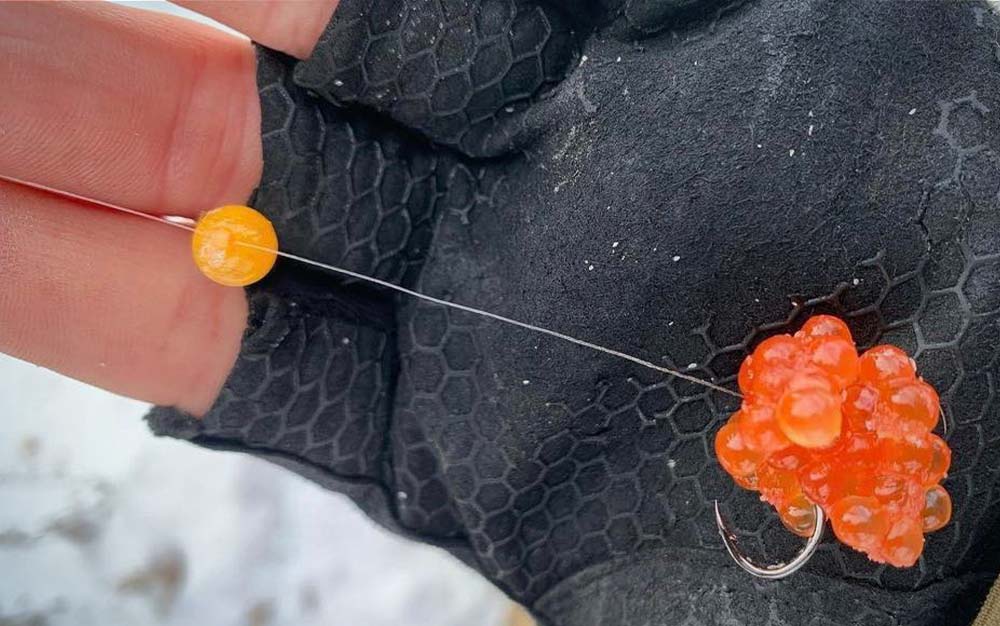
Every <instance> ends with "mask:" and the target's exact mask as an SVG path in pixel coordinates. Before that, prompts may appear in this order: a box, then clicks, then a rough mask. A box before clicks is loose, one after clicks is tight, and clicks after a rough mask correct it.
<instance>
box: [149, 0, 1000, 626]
mask: <svg viewBox="0 0 1000 626" xmlns="http://www.w3.org/2000/svg"><path fill="white" fill-rule="evenodd" d="M600 4H601V3H597V2H595V3H593V4H587V5H578V4H574V5H573V10H572V11H571V12H566V11H564V10H562V9H560V8H559V6H560V3H558V2H555V1H552V2H528V1H521V2H515V1H513V0H507V1H503V2H497V3H491V2H487V1H486V0H482V1H480V2H471V3H465V2H455V3H448V4H447V12H442V13H441V14H440V15H439V14H437V12H438V11H441V9H440V8H439V7H438V5H436V4H434V5H425V3H422V2H417V1H413V2H406V1H398V2H390V3H386V2H381V3H373V2H364V1H361V0H359V1H353V0H345V3H344V5H343V6H342V7H340V9H339V10H338V12H337V14H336V16H335V18H334V22H333V25H332V26H331V28H330V29H329V30H328V31H327V33H326V34H324V36H323V37H322V38H321V42H320V44H319V46H318V47H317V49H316V51H315V53H314V54H313V55H312V57H311V58H310V59H309V60H308V61H305V62H303V63H298V64H296V63H295V62H294V61H292V60H291V59H288V58H286V57H282V56H280V55H275V54H273V53H270V52H267V51H262V52H261V57H260V59H259V61H260V68H259V70H258V71H259V79H258V80H259V84H260V87H261V101H262V103H263V108H262V120H263V123H262V125H263V134H264V139H263V142H262V145H263V154H264V157H263V174H262V177H261V179H260V184H259V189H258V191H257V193H256V196H255V200H254V206H256V207H257V208H259V209H261V210H262V211H264V212H265V213H267V214H268V215H269V216H270V217H271V218H272V219H273V220H274V223H275V226H276V228H277V229H278V232H279V236H280V238H281V240H282V243H283V247H284V248H285V249H286V250H289V251H292V252H295V253H297V254H302V255H304V256H307V257H310V258H314V259H317V260H321V261H324V262H329V263H335V264H340V265H344V266H346V267H349V268H350V269H353V270H356V271H361V272H365V273H370V274H373V275H376V276H380V277H382V278H389V279H392V280H395V281H398V282H401V283H402V284H404V285H406V286H409V287H414V288H417V289H419V290H421V291H424V292H427V293H430V294H432V295H435V296H443V297H449V298H451V299H453V300H454V301H457V302H463V303H467V304H474V305H477V306H480V307H482V308H486V309H488V310H491V311H495V312H498V313H503V314H505V315H510V316H512V317H516V318H518V319H522V320H525V321H531V322H537V323H541V324H543V325H546V326H549V327H556V328H557V329H559V330H562V331H564V332H568V333H569V334H572V335H575V336H582V337H585V338H587V339H591V340H594V341H596V342H597V343H601V344H604V345H609V346H612V347H616V348H619V349H622V350H624V351H626V352H629V353H633V354H638V355H642V356H646V357H648V358H650V359H651V360H656V359H658V358H661V357H665V358H666V359H667V360H668V361H669V362H672V363H674V364H675V365H679V366H681V367H684V366H686V365H687V364H688V363H694V364H695V368H693V369H692V371H694V372H698V373H701V374H702V375H704V376H714V377H716V378H717V379H722V380H725V379H731V378H732V376H733V375H734V374H735V369H736V366H737V364H738V362H739V359H740V357H741V356H742V355H743V354H744V353H745V350H746V348H747V347H749V346H752V345H753V344H754V343H755V342H756V341H757V340H759V339H760V338H762V337H763V336H765V335H766V334H767V333H769V332H775V331H782V330H787V329H790V328H793V327H794V326H795V325H796V324H797V322H798V320H801V319H803V318H804V316H805V315H807V314H809V313H811V312H814V311H832V312H836V313H838V314H841V315H843V316H845V318H846V319H847V321H848V323H849V324H850V325H851V327H852V330H853V331H854V332H855V334H856V336H858V338H859V343H863V344H870V343H873V342H874V341H876V340H878V341H882V342H891V343H895V344H897V345H901V346H902V347H905V348H906V349H907V350H908V351H909V352H911V353H915V354H916V356H917V361H918V364H919V367H920V371H921V373H922V374H923V375H924V376H925V377H927V378H928V379H929V380H930V381H932V382H933V383H934V384H935V386H936V387H937V388H938V389H939V390H940V391H941V392H942V397H943V399H944V404H945V409H946V412H947V413H948V414H949V416H950V417H951V418H952V419H953V420H954V422H955V428H954V431H953V432H952V433H951V436H950V443H951V445H952V447H953V449H954V451H955V455H954V465H953V469H952V476H951V478H950V479H949V480H948V481H947V482H946V486H947V487H948V489H949V491H951V492H952V495H953V497H954V499H955V505H956V506H955V513H954V517H953V520H954V521H953V523H952V524H951V525H950V526H949V527H948V528H947V529H945V530H944V531H941V533H938V534H936V535H933V536H931V538H930V540H929V542H928V545H927V548H926V550H925V554H924V557H923V560H922V562H921V565H920V567H919V568H915V569H912V570H892V569H887V568H885V567H880V566H876V565H874V564H872V563H869V562H867V561H866V560H865V559H864V558H863V557H862V556H860V555H858V554H856V553H853V552H851V551H850V550H847V549H845V548H843V547H840V546H837V545H833V544H830V545H827V546H825V547H824V548H822V549H821V552H820V553H819V554H818V555H817V557H816V558H815V559H814V560H813V562H811V563H810V565H809V566H808V567H807V568H806V569H805V570H804V571H803V572H800V573H799V574H797V575H796V576H795V578H793V579H791V580H789V581H788V582H786V583H781V584H780V585H769V586H767V587H757V586H755V585H753V583H752V581H750V580H749V579H747V578H746V577H745V575H744V574H743V573H742V572H739V571H738V570H735V569H734V568H733V567H731V566H728V565H727V563H728V561H727V560H726V558H725V556H724V553H723V552H722V551H721V544H720V542H719V541H718V538H717V535H716V531H715V527H714V521H713V519H712V517H711V506H710V503H711V501H712V500H713V499H715V498H718V499H720V500H723V501H725V502H726V504H727V505H728V508H729V510H730V512H731V513H732V514H733V519H734V520H735V522H736V523H737V525H738V526H739V527H740V528H742V529H743V530H745V531H746V533H745V535H744V536H743V537H742V541H743V542H745V544H746V545H747V546H749V547H750V548H751V549H752V548H756V549H757V551H758V552H761V553H763V554H766V555H767V556H768V557H771V558H772V559H773V560H777V559H778V558H779V557H780V556H781V553H782V550H785V551H786V552H785V553H787V552H788V551H790V550H792V549H794V547H793V545H792V544H793V543H794V540H791V541H789V540H788V539H787V536H786V535H785V534H784V533H783V532H781V531H780V530H779V528H780V527H779V525H778V524H777V523H776V521H775V520H773V519H772V517H771V514H770V512H769V511H768V510H767V509H766V508H765V507H764V506H763V505H761V504H759V503H755V502H754V501H753V498H752V497H749V496H748V495H747V494H746V493H743V492H740V491H738V490H736V489H735V488H734V487H733V485H732V484H731V482H730V481H728V480H727V479H726V477H725V476H724V475H723V474H722V473H721V472H720V470H719V468H718V467H717V465H716V464H715V462H714V460H712V459H711V457H710V454H709V452H708V451H709V450H710V449H711V446H710V441H711V435H712V433H713V432H714V430H715V428H716V427H717V426H718V425H719V424H720V423H721V421H722V420H723V419H724V418H725V417H726V416H727V414H728V412H729V411H730V410H731V409H732V408H733V407H732V404H731V402H730V401H729V400H728V399H727V398H725V397H723V396H721V395H717V394H714V393H710V392H706V391H705V390H704V389H701V388H698V387H694V386H692V385H689V384H686V383H679V382H677V381H671V380H666V381H665V380H663V379H662V378H660V377H658V376H651V375H650V374H649V373H647V372H643V371H640V370H636V369H635V368H633V367H631V366H628V365H626V364H623V363H620V362H616V361H614V360H611V359H608V358H606V357H604V356H601V355H597V354H591V353H587V352H583V351H581V350H580V349H578V348H575V347H572V346H566V345H562V344H559V343H556V342H552V341H550V340H548V339H546V338H541V337H537V336H533V335H529V334H526V333H524V332H522V331H520V330H516V329H511V328H507V327H502V326H497V325H495V324H493V323H492V322H488V321H485V320H479V319H476V318H473V317H470V316H467V315H456V314H455V313H453V312H449V311H446V310H442V309H439V308H435V307H433V306H430V305H426V304H422V303H418V302H413V301H408V300H399V299H396V298H395V297H394V296H392V295H391V294H385V293H380V292H376V291H373V290H370V289H368V288H367V287H365V286H363V285H356V284H350V285H345V284H343V283H341V282H340V281H339V280H337V279H336V278H333V277H330V276H327V275H321V274H316V273H314V272H311V271H305V270H303V269H302V268H300V267H295V266H289V265H284V266H279V268H278V269H277V270H276V272H275V273H274V275H273V276H272V277H271V278H269V279H268V281H265V283H263V284H261V285H260V286H259V287H256V288H253V289H251V290H250V293H251V296H250V303H251V304H250V320H251V332H249V333H248V335H247V336H246V338H245V340H244V343H243V346H242V349H241V352H240V356H239V358H238V360H237V362H236V366H235V368H234V369H233V372H232V374H231V375H230V377H229V379H228V382H226V384H225V385H224V388H223V391H222V395H221V396H220V398H219V400H218V401H217V402H216V403H215V405H214V406H213V407H212V408H211V409H210V410H208V412H207V414H206V415H205V417H204V419H203V420H200V421H199V420H195V419H192V418H190V417H188V416H185V415H183V414H182V413H179V412H176V411H171V410H167V409H158V410H156V411H154V413H153V415H152V417H151V420H152V422H153V424H154V427H155V428H157V429H158V430H160V431H161V432H170V433H173V434H178V435H180V436H184V437H187V438H189V439H191V440H193V441H195V442H198V443H202V444H204V445H209V446H214V447H220V448H231V449H239V450H244V451H251V452H253V453H255V454H258V455H261V456H265V457H267V458H270V459H272V460H274V461H276V462H278V463H281V464H283V465H286V466H289V467H291V468H293V469H295V470H296V471H299V472H300V473H302V474H304V475H306V476H308V477H310V478H313V479H314V480H317V481H319V482H321V483H323V484H325V485H327V486H329V487H332V488H335V489H338V490H341V491H345V492H347V493H348V494H350V495H351V496H352V497H354V498H355V499H356V500H357V501H358V502H359V504H360V505H361V506H362V507H364V508H365V509H366V510H367V511H368V512H369V513H370V514H372V515H373V516H374V517H375V518H376V519H378V520H379V521H381V522H382V523H384V524H386V525H388V526H390V527H392V528H394V529H396V530H398V531H400V532H404V533H407V534H409V535H411V536H416V537H418V538H420V539H423V540H425V541H431V542H433V543H437V544H439V545H442V546H445V547H446V548H448V549H450V550H451V551H452V552H453V553H455V554H457V555H458V556H460V557H461V558H464V559H465V560H467V561H468V562H471V563H473V564H475V565H476V566H477V567H479V569H480V570H482V571H483V572H484V573H485V574H486V575H487V576H489V577H490V578H491V579H492V580H493V581H494V582H496V583H497V584H499V585H500V586H501V587H503V588H504V589H505V590H507V591H508V592H509V593H510V594H511V595H513V596H514V597H515V598H517V599H518V600H520V601H522V602H524V603H526V604H528V605H530V606H532V607H533V608H534V610H535V611H536V612H538V613H539V614H540V615H541V616H542V617H543V618H546V619H547V620H549V621H551V622H552V623H557V624H590V623H595V624H596V623H647V622H650V621H653V622H658V623H659V622H666V623H672V622H678V623H680V622H683V621H684V620H685V619H687V620H688V621H690V622H691V623H718V622H722V621H725V619H730V618H731V619H732V620H737V621H742V622H746V623H753V624H772V623H773V624H778V623H807V622H809V621H810V620H813V619H814V618H815V619H826V620H832V621H833V622H834V623H850V622H855V623H856V622H858V621H859V620H860V621H865V622H866V623H868V622H871V623H900V622H906V623H910V622H915V623H927V624H938V623H950V622H954V623H962V621H961V620H963V619H966V618H967V617H968V614H969V612H970V611H974V610H975V604H976V600H977V598H980V597H981V595H982V591H983V589H984V588H985V585H986V584H987V581H988V580H990V579H991V578H993V577H995V575H996V571H997V563H996V561H995V560H991V559H990V558H988V556H986V555H989V554H991V553H995V547H996V546H995V545H994V544H995V537H996V536H997V534H996V532H995V530H996V526H997V513H996V511H995V510H994V511H990V509H989V505H990V504H991V503H993V502H995V501H996V499H997V492H996V490H995V487H994V485H995V483H996V480H995V477H996V472H997V471H998V467H997V466H998V464H997V462H996V458H995V457H996V455H995V452H994V451H995V449H996V446H995V445H993V446H991V445H990V444H991V443H993V442H995V441H996V439H997V438H998V436H1000V426H998V423H1000V420H998V418H997V416H996V412H997V409H998V403H997V400H996V398H995V395H994V394H992V393H991V389H992V388H993V385H994V383H993V381H994V380H995V377H996V374H997V369H996V368H997V358H998V357H997V353H996V348H995V346H996V343H997V332H998V327H997V321H998V315H1000V314H998V308H1000V305H998V302H1000V287H998V283H1000V281H998V271H1000V270H998V269H997V264H996V258H995V255H996V254H997V253H1000V247H998V246H1000V243H998V240H997V237H996V231H995V226H996V224H997V221H996V220H997V219H998V215H1000V209H998V208H997V206H996V201H997V200H996V193H997V187H998V185H1000V174H998V173H997V172H998V171H997V168H996V165H997V164H996V160H995V157H994V156H992V155H995V154H996V152H995V151H996V150H1000V146H998V145H997V142H998V140H1000V128H998V124H997V121H996V118H995V116H992V117H991V116H989V115H987V114H988V113H989V111H995V110H996V107H997V106H1000V102H998V101H997V100H996V98H997V96H996V94H998V93H1000V89H998V85H997V83H998V82H1000V79H998V73H997V71H996V69H995V68H996V66H995V65H994V63H995V61H994V60H993V59H994V57H993V54H994V50H993V48H992V43H991V41H992V40H991V37H995V36H996V35H995V33H996V32H997V27H996V24H995V21H992V20H994V18H993V17H991V16H989V15H988V14H985V13H983V14H976V13H975V12H974V11H971V10H970V7H969V6H967V5H956V4H951V3H938V2H924V3H904V2H885V3H863V2H846V3H838V4H837V5H836V6H830V5H825V4H822V3H798V4H796V5H794V6H786V5H782V4H780V3H778V2H764V1H762V2H758V3H750V4H747V5H745V6H742V7H728V8H724V7H721V3H720V4H716V3H693V2H692V3H671V2H654V1H646V2H640V1H633V2H629V3H610V4H613V5H614V6H613V7H611V8H601V6H600ZM678 4H686V5H688V8H687V9H685V10H680V11H678V10H675V9H676V6H677V5H678ZM619 5H620V6H619ZM563 6H564V7H565V4H563ZM671 7H674V8H671ZM505 8H506V9H507V11H504V10H503V9H505ZM376 9H380V10H381V11H382V12H380V11H378V10H376ZM494 9H501V10H499V11H496V12H494V11H493V10H494ZM703 11H704V12H705V14H703V13H702V12H703ZM977 15H978V18H977V17H976V16H977ZM977 20H978V21H977ZM440 24H444V26H439V25H440ZM977 24H981V26H980V25H977ZM491 25H493V26H494V27H491ZM663 29H669V32H668V31H665V30H663ZM401 49H404V50H405V54H403V57H404V58H402V59H400V58H399V57H398V56H397V53H396V51H398V50H401ZM584 57H586V59H585V58H584ZM497 59H503V63H499V64H497V65H495V66H494V65H493V63H494V62H495V61H496V60H497ZM619 59H620V60H619ZM459 70H460V71H459ZM293 72H294V74H293ZM973 93H975V94H976V96H975V97H973V98H967V97H966V96H970V95H971V94H973ZM963 98H964V99H963ZM911 111H912V113H911ZM942 120H943V123H939V122H942ZM251 185H252V183H251ZM234 200H238V198H234ZM216 204H217V203H216ZM200 208H204V207H200ZM616 243H617V245H615V244H616ZM675 259H676V260H675ZM591 267H593V269H591ZM203 345H204V344H203ZM235 351H236V349H235V348H233V351H232V354H235ZM209 402H210V400H209ZM168 403H169V402H168ZM174 403H176V402H174ZM182 408H188V409H189V410H190V408H189V407H182ZM991 541H992V542H994V544H991V543H990V542H991ZM973 546H975V548H973ZM991 551H992V552H991ZM913 588H919V589H920V591H911V590H912V589H913ZM820 616H822V617H820ZM921 620H922V621H921Z"/></svg>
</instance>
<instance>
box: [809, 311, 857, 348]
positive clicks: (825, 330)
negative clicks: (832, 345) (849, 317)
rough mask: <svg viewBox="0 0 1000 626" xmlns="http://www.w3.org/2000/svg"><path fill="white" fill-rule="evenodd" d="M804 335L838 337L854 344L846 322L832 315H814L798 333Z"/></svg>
mask: <svg viewBox="0 0 1000 626" xmlns="http://www.w3.org/2000/svg"><path fill="white" fill-rule="evenodd" d="M797 334H801V335H803V336H806V337H839V338H840V339H844V340H846V341H848V342H850V343H851V345H854V338H853V337H852V336H851V331H850V329H848V328H847V324H845V323H844V322H843V321H841V320H840V319H839V318H836V317H834V316H832V315H815V316H813V317H811V318H809V320H808V321H807V322H806V323H805V324H803V325H802V330H800V331H799V333H797Z"/></svg>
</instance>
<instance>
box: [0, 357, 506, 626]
mask: <svg viewBox="0 0 1000 626" xmlns="http://www.w3.org/2000/svg"><path fill="white" fill-rule="evenodd" d="M145 410H146V406H145V405H143V404H142V403H139V402H134V401H131V400H126V399H123V398H119V397H116V396H113V395H111V394H108V393H105V392H102V391H99V390H97V389H94V388H91V387H88V386H86V385H83V384H81V383H77V382H75V381H72V380H69V379H66V378H62V377H60V376H58V375H56V374H53V373H51V372H48V371H46V370H42V369H40V368H36V367H33V366H31V365H28V364H25V363H22V362H19V361H16V360H14V359H11V358H8V357H3V356H0V624H3V625H5V626H12V625H16V626H28V625H31V626H34V625H35V624H39V625H41V624H45V625H46V626H62V625H70V624H72V625H73V626H91V625H94V626H98V625H100V626H109V625H118V624H123V625H124V624H128V625H130V626H145V625H158V626H159V625H177V626H181V625H184V626H189V625H191V624H211V625H212V626H230V625H233V626H235V625H240V626H265V625H267V626H277V625H283V624H290V625H291V624H295V625H296V626H299V625H301V626H310V625H314V624H315V625H320V624H322V625H325V626H340V625H344V626H348V625H349V626H418V625H420V626H423V625H426V626H493V625H495V624H499V623H500V622H501V621H502V615H503V614H504V613H505V611H506V602H505V600H504V599H503V598H502V597H501V595H500V594H499V593H498V592H497V591H496V590H494V589H493V588H492V587H490V586H489V585H488V584H487V583H485V582H483V580H482V579H481V578H480V577H479V576H478V575H476V574H474V573H473V572H471V571H469V570H468V569H466V568H465V567H464V566H462V565H461V564H459V563H458V562H457V561H455V560H454V559H452V558H451V557H449V556H448V555H446V554H444V553H442V552H439V551H438V550H436V549H433V548H430V547H427V546H421V545H417V544H413V543H410V542H407V541H404V540H401V539H399V538H397V537H395V536H393V535H390V534H388V533H386V532H384V531H383V530H381V529H380V528H378V527H376V526H374V525H373V524H372V523H371V522H370V521H369V520H368V519H367V518H365V517H364V516H363V515H361V514H360V513H359V512H358V511H357V510H356V509H355V508H354V506H353V505H352V504H351V503H350V502H349V501H348V500H346V499H344V498H342V497H340V496H337V495H332V494H329V493H327V492H325V491H322V490H320V489H319V488H317V487H315V486H313V485H312V484H310V483H308V482H306V481H304V480H302V479H299V478H298V477H296V476H294V475H292V474H290V473H288V472H285V471H282V470H279V469H277V468H275V467H273V466H270V465H269V464H266V463H264V462H260V461H257V460H255V459H251V458H249V457H243V456H240V455H234V454H221V453H213V452H207V451H204V450H200V449H197V448H195V447H194V446H190V445H187V444H184V443H181V442H177V441H171V440H164V439H154V438H153V437H152V436H151V435H149V434H148V432H147V431H146V429H145V426H144V425H143V423H142V422H141V416H142V414H143V412H144V411H145ZM42 616H44V621H43V619H42ZM31 618H35V620H36V621H31Z"/></svg>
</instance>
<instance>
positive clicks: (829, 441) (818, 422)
mask: <svg viewBox="0 0 1000 626" xmlns="http://www.w3.org/2000/svg"><path fill="white" fill-rule="evenodd" d="M776 415H777V419H778V426H779V427H780V428H781V432H783V433H784V434H785V436H786V437H788V438H789V439H790V440H791V441H792V443H795V444H798V445H800V446H802V447H803V448H811V449H813V448H826V447H829V446H831V445H833V443H834V442H836V441H837V438H838V437H839V436H840V430H841V425H842V421H843V415H842V414H841V411H840V399H839V398H838V397H837V396H836V395H835V394H833V393H830V392H828V391H826V390H823V389H804V390H801V391H791V392H788V393H786V394H784V395H783V396H782V397H781V400H780V401H779V402H778V410H777V413H776Z"/></svg>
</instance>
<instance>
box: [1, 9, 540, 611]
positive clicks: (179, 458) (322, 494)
mask: <svg viewBox="0 0 1000 626" xmlns="http://www.w3.org/2000/svg"><path fill="white" fill-rule="evenodd" d="M123 4H130V5H133V6H140V7H142V8H145V9H150V10H160V11H167V12H171V13H177V14H183V15H185V16H188V17H193V18H194V19H199V20H200V21H208V20H205V19H204V18H200V17H199V16H195V15H194V14H193V13H190V12H187V11H184V10H183V9H178V8H176V7H174V6H172V5H169V4H167V3H165V2H125V3H123ZM147 409H148V407H147V406H146V405H144V404H143V403H141V402H135V401H132V400H127V399H124V398H119V397H116V396H114V395H111V394H109V393H106V392H103V391H100V390H98V389H94V388H91V387H88V386H86V385H83V384H81V383H78V382H76V381H73V380H69V379H66V378H63V377H61V376H59V375H57V374H54V373H52V372H49V371H47V370H43V369H41V368H37V367H35V366H32V365H29V364H27V363H24V362H21V361H17V360H15V359H12V358H9V357H6V356H3V355H0V626H63V625H73V626H91V625H95V626H96V625H100V626H115V625H119V624H122V625H124V624H128V625H129V626H154V625H155V626H167V625H170V626H173V625H177V626H181V625H184V626H190V625H191V624H208V625H211V626H236V625H239V626H279V625H284V624H295V625H297V626H312V625H324V626H341V625H345V626H346V625H350V626H501V625H502V626H507V625H508V624H521V623H522V622H521V621H520V620H521V619H522V618H521V617H518V616H517V614H516V613H512V607H511V605H510V603H509V601H508V600H507V599H506V597H505V596H503V594H501V593H500V592H499V591H497V590H496V589H495V588H493V587H492V586H491V585H490V584H488V583H487V582H485V581H484V580H483V579H482V578H481V577H480V576H479V575H478V574H476V573H475V572H473V571H472V570H470V569H468V568H466V567H465V566H464V565H462V564H461V563H459V562H458V561H456V560H455V559H453V558H452V557H451V556H449V555H448V554H446V553H444V552H442V551H440V550H437V549H435V548H431V547H428V546H423V545H417V544H413V543H410V542H408V541H404V540H402V539H400V538H398V537H396V536H394V535H391V534H389V533H388V532H386V531H384V530H382V529H381V528H380V527H377V526H375V525H374V524H373V523H372V522H371V521H369V520H368V519H367V518H366V517H364V516H363V515H362V514H361V513H360V512H359V511H358V510H357V509H356V508H355V507H354V505H353V504H352V503H351V502H350V501H349V500H347V499H346V498H344V497H342V496H340V495H337V494H332V493H329V492H326V491H324V490H322V489H320V488H318V487H316V486H315V485H313V484H311V483H308V482H306V481H305V480H303V479H301V478H299V477H298V476H295V475H293V474H291V473H289V472H287V471H284V470H281V469H279V468H277V467H275V466H272V465H269V464H267V463H264V462H262V461H258V460H256V459H253V458H250V457H245V456H242V455H237V454H223V453H213V452H208V451H205V450H201V449H198V448H195V447H194V446H192V445H189V444H185V443H181V442H177V441H172V440H165V439H154V438H153V436H152V435H151V434H150V433H149V431H148V430H147V429H146V426H145V424H144V423H143V421H142V416H143V414H144V413H145V412H146V410H147Z"/></svg>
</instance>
